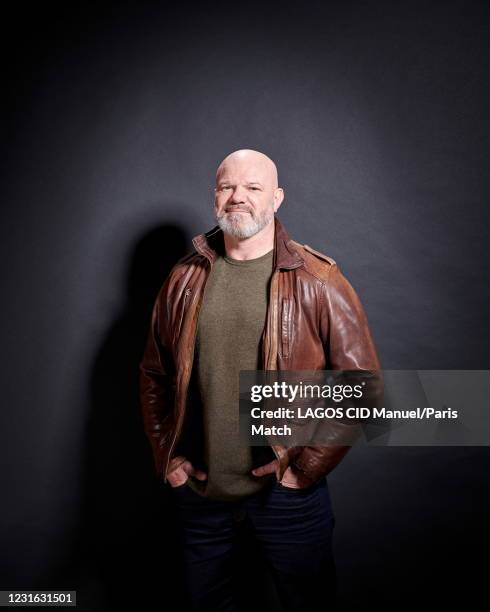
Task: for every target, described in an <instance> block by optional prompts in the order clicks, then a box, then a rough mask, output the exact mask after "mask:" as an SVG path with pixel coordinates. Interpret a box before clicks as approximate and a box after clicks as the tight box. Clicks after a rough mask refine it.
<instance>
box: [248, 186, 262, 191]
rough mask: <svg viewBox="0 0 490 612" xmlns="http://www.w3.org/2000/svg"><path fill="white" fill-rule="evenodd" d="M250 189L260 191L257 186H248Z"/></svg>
mask: <svg viewBox="0 0 490 612" xmlns="http://www.w3.org/2000/svg"><path fill="white" fill-rule="evenodd" d="M250 189H251V190H252V191H260V189H259V187H250Z"/></svg>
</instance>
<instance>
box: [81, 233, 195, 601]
mask: <svg viewBox="0 0 490 612" xmlns="http://www.w3.org/2000/svg"><path fill="white" fill-rule="evenodd" d="M189 250H190V245H189V240H188V236H187V233H186V231H185V230H184V229H183V228H181V227H178V226H175V225H170V224H169V225H160V226H158V227H156V228H155V229H153V230H151V231H150V232H148V233H147V234H146V235H145V236H143V238H141V239H140V240H139V241H138V243H137V244H136V246H135V248H134V250H133V253H132V255H131V257H130V265H129V270H128V282H127V288H128V291H127V301H126V303H125V304H124V305H123V307H122V309H121V314H120V316H119V317H118V318H117V319H116V320H115V321H114V323H113V325H112V326H111V327H110V329H109V330H108V332H107V336H106V338H105V339H104V341H103V342H102V344H101V346H100V349H99V351H98V353H97V355H96V357H95V362H94V366H93V371H92V377H91V413H90V416H89V420H88V423H87V429H86V440H85V457H84V461H83V465H84V470H85V471H84V479H83V482H82V508H81V525H80V530H79V534H78V535H79V543H78V546H77V548H78V549H79V550H78V553H77V557H78V559H77V560H76V561H75V564H76V566H77V569H76V570H75V573H76V574H78V576H77V580H78V582H79V592H78V603H79V606H78V607H82V609H85V608H86V609H90V610H94V609H99V608H100V609H104V610H107V609H109V608H112V607H114V608H118V607H122V606H124V605H131V604H134V606H135V609H136V608H139V609H144V610H146V609H147V610H150V609H152V608H153V607H154V608H155V609H156V608H157V605H158V606H159V609H160V610H161V609H162V602H164V598H165V595H166V593H167V592H168V590H169V589H174V588H177V587H178V588H181V587H180V585H179V583H178V580H179V575H178V573H176V572H175V566H176V564H175V547H176V542H175V528H174V522H175V521H174V516H173V514H172V508H171V506H170V504H169V503H168V495H167V490H166V487H164V486H163V485H162V484H161V483H160V482H159V481H158V480H157V478H156V474H155V471H154V465H153V459H152V456H151V449H150V443H149V441H148V439H147V438H146V435H145V433H144V429H143V419H142V415H141V409H140V403H139V394H138V390H139V388H138V378H139V370H138V366H139V362H140V360H141V356H142V354H143V350H144V346H145V342H146V337H147V334H148V330H149V325H150V318H151V310H152V306H153V303H154V300H155V298H156V295H157V293H158V291H159V289H160V287H161V285H162V284H163V282H164V280H165V278H166V277H167V275H168V273H169V272H170V270H171V268H172V266H173V265H174V264H175V263H176V262H177V260H178V259H179V258H181V257H183V256H184V255H185V254H186V253H188V252H189ZM72 569H73V568H72Z"/></svg>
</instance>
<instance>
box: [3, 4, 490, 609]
mask: <svg viewBox="0 0 490 612" xmlns="http://www.w3.org/2000/svg"><path fill="white" fill-rule="evenodd" d="M70 5H71V3H67V4H66V5H65V7H64V8H61V7H58V6H56V5H54V4H51V3H49V2H48V3H42V6H41V5H40V4H39V6H38V7H37V8H34V7H29V6H28V5H25V4H23V5H22V6H21V7H19V8H17V9H16V10H14V9H12V8H10V9H8V10H6V12H5V13H4V32H3V43H2V46H3V56H2V57H3V60H4V67H3V72H2V78H3V85H4V94H3V101H4V102H5V103H6V110H5V111H4V114H3V118H4V120H5V126H4V127H5V129H4V135H5V141H4V142H5V146H4V162H3V164H2V166H3V167H2V175H3V176H2V188H3V192H4V194H3V197H2V208H1V214H2V219H1V227H2V240H1V243H0V244H1V248H2V253H1V258H0V260H1V263H2V282H3V285H2V298H3V299H2V307H3V316H2V348H3V358H2V391H3V392H2V412H1V414H2V427H1V432H2V455H3V460H2V466H3V469H2V489H1V490H2V518H1V534H0V537H1V540H0V550H1V551H2V552H1V566H0V569H1V584H0V588H1V589H11V588H25V589H34V588H53V589H61V588H67V589H68V588H70V589H75V588H77V589H78V602H79V607H80V608H82V609H84V610H98V609H101V610H102V609H104V610H106V609H108V608H109V607H116V606H117V605H119V604H121V603H122V602H130V603H132V604H134V605H136V602H138V601H139V602H141V603H140V608H141V609H142V610H143V609H144V610H163V609H170V607H168V608H167V607H166V606H165V603H164V602H165V601H166V596H167V593H168V592H169V590H171V589H175V588H176V586H175V585H177V584H178V576H177V575H176V574H175V572H172V570H171V565H172V563H171V562H172V559H173V558H174V556H175V542H174V541H173V537H172V536H173V532H174V530H173V528H172V526H171V523H170V521H171V518H172V517H171V510H169V508H168V499H167V497H166V495H165V493H164V492H163V491H162V489H161V487H159V485H158V484H157V482H156V480H155V477H154V474H153V465H152V461H151V456H150V448H149V443H148V442H147V440H146V438H145V437H144V433H143V429H142V423H141V417H140V414H139V408H138V398H137V365H138V362H139V359H140V356H141V351H142V347H143V342H144V337H145V335H146V331H147V327H148V321H149V312H150V308H151V304H152V301H153V299H154V297H155V295H156V292H157V290H158V288H159V287H160V285H161V283H162V282H163V280H164V278H165V275H166V273H167V272H168V270H169V268H170V266H171V265H172V264H173V263H174V261H175V260H176V259H177V258H178V257H180V256H181V255H182V254H184V253H185V252H186V251H187V250H188V248H189V243H190V238H191V237H192V236H193V235H195V234H196V233H199V232H201V231H204V230H206V229H209V228H210V227H212V226H213V225H214V221H213V217H212V212H211V210H212V196H213V192H212V189H213V180H214V172H215V169H216V166H217V165H218V163H219V162H220V161H221V159H222V158H223V157H224V156H225V155H226V154H228V153H229V152H231V151H233V150H235V149H237V148H243V147H248V148H254V149H259V150H261V151H263V152H265V153H266V154H268V155H270V156H271V157H272V158H273V159H274V160H275V161H276V163H277V165H278V168H279V178H280V183H281V185H282V186H283V187H284V189H285V192H286V198H285V201H284V203H283V205H282V207H281V210H280V218H281V220H282V221H283V222H284V224H285V225H286V227H287V228H288V229H289V231H290V233H291V234H292V236H293V237H294V238H295V239H297V240H299V241H302V242H306V243H307V244H309V245H311V246H312V247H313V248H316V249H318V250H320V251H323V252H325V253H327V254H328V255H330V256H331V257H333V258H334V259H336V260H337V262H338V263H339V265H340V266H341V268H342V269H343V271H344V273H345V274H346V275H347V277H348V278H349V279H350V281H351V282H352V284H353V285H354V287H355V288H356V289H357V291H358V293H359V295H360V297H361V299H362V301H363V303H364V305H365V308H366V311H367V313H368V317H369V320H370V323H371V326H372V330H373V333H374V336H375V339H376V343H377V346H378V348H379V353H380V357H381V361H382V365H383V367H384V368H391V369H396V368H403V369H411V368H413V369H424V368H431V369H488V368H490V358H489V355H488V340H489V334H488V327H489V326H488V303H489V288H488V287H489V285H488V272H489V261H490V258H489V255H488V225H489V224H488V222H489V212H488V210H489V209H488V196H489V191H490V180H489V177H488V167H489V154H488V152H489V147H488V144H489V143H488V139H489V123H488V108H489V103H490V100H489V84H488V81H489V78H488V77H489V72H488V67H489V62H488V59H489V54H488V35H489V28H488V26H489V19H488V17H489V15H488V3H486V2H481V3H479V2H468V1H465V2H413V3H396V2H358V3H357V2H345V1H344V2H337V3H329V2H306V3H298V2H281V3H276V2H270V3H265V4H264V5H263V6H260V5H259V4H258V3H255V2H252V3H248V4H246V5H245V4H242V3H240V4H238V3H236V4H234V3H230V2H213V3H211V2H207V3H206V2H203V3H200V5H197V4H191V3H189V2H184V3H181V4H180V8H179V9H177V8H175V7H174V8H166V7H165V6H164V4H163V3H153V4H149V3H147V4H145V3H138V4H136V3H135V4H132V3H125V2H121V3H113V4H107V3H105V4H103V3H99V4H98V6H95V5H94V6H91V5H90V4H84V5H83V7H82V8H80V7H79V8H74V7H72V6H70ZM7 35H10V36H9V37H7ZM488 458H489V451H488V449H487V448H469V447H468V448H464V447H460V448H377V449H376V448H359V449H355V450H353V451H352V452H351V453H350V454H349V455H348V456H347V458H346V459H345V460H344V461H343V463H342V464H341V466H339V467H338V469H337V470H336V471H335V472H334V473H333V474H332V476H331V478H330V479H329V482H330V486H331V492H332V498H333V503H334V508H335V512H336V515H337V526H336V542H335V545H336V554H337V564H338V572H339V581H340V595H341V603H342V607H343V608H344V609H353V608H354V606H357V605H362V604H363V603H370V605H378V606H379V608H388V607H395V606H396V607H397V608H399V607H400V605H401V603H407V602H411V603H412V604H413V605H414V606H418V605H419V606H420V607H425V606H427V605H428V604H429V603H430V604H432V605H434V606H439V605H442V604H443V603H444V602H449V601H452V602H454V601H455V600H461V601H463V602H464V603H465V604H469V601H470V600H473V599H474V598H475V597H476V595H477V594H478V591H479V590H481V589H483V585H482V579H483V578H485V580H486V573H485V574H484V567H483V566H482V565H481V564H480V562H479V561H478V560H477V558H476V555H477V554H478V553H479V552H483V553H484V552H485V549H484V548H483V540H484V538H485V537H487V538H488V535H489V528H488V521H487V517H488V512H489V510H490V504H489V496H488V493H489V481H488V468H489V461H488ZM256 563H257V562H256V557H255V556H254V552H253V551H252V552H251V553H250V557H249V561H248V563H247V564H246V566H247V569H248V571H252V574H251V575H247V576H246V578H245V580H246V582H248V584H251V583H252V581H254V580H257V578H258V576H259V575H260V573H261V571H259V570H258V569H257V565H256ZM122 587H124V592H119V593H118V592H117V589H120V588H122ZM257 588H258V587H257ZM266 588H268V587H266ZM248 592H249V597H250V598H251V599H252V600H253V599H254V598H255V599H257V600H258V599H259V598H261V597H262V595H261V594H260V593H259V591H258V590H256V589H255V588H249V589H248ZM269 597H272V595H270V594H269ZM326 597H327V598H328V594H326ZM266 608H267V606H265V609H266ZM255 609H256V610H259V609H260V607H259V605H258V604H255ZM269 609H272V604H271V605H270V606H269Z"/></svg>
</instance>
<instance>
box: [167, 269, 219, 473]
mask: <svg viewBox="0 0 490 612" xmlns="http://www.w3.org/2000/svg"><path fill="white" fill-rule="evenodd" d="M208 261H209V260H208ZM210 263H211V262H210ZM211 267H212V264H211ZM211 267H210V268H209V272H208V275H207V277H206V280H205V281H204V283H203V286H202V289H201V298H200V301H199V304H198V305H197V307H196V325H195V329H194V339H193V342H192V357H191V362H190V364H189V372H188V380H187V389H186V392H185V398H184V402H183V404H184V406H185V405H186V403H187V394H188V389H189V380H190V377H191V373H192V366H193V364H194V352H195V348H196V337H197V326H198V323H199V312H200V311H201V306H202V301H203V299H204V288H205V286H206V282H207V280H208V278H209V274H210V273H211ZM190 293H191V289H186V294H185V296H184V305H185V297H186V296H187V295H189V294H190ZM183 318H184V313H182V319H183ZM181 325H182V323H181ZM184 416H185V415H184ZM176 440H177V432H175V435H174V437H173V439H172V443H171V445H170V450H169V453H168V456H167V462H166V465H165V473H164V477H163V482H164V484H165V483H166V482H167V471H168V466H169V464H170V459H171V457H172V451H173V448H174V445H175V441H176Z"/></svg>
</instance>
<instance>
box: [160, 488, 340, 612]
mask: <svg viewBox="0 0 490 612" xmlns="http://www.w3.org/2000/svg"><path fill="white" fill-rule="evenodd" d="M171 490H172V497H173V499H174V500H175V504H176V508H177V514H178V517H179V521H180V528H181V537H182V553H183V561H184V572H185V579H186V586H187V591H188V595H189V599H190V608H191V610H193V611H196V612H197V611H199V612H201V611H209V612H211V611H212V612H232V611H233V612H234V611H236V610H238V607H237V603H236V601H235V597H234V586H233V585H234V579H233V569H234V546H233V544H234V540H235V537H234V536H235V532H236V529H237V527H238V525H239V523H241V522H243V521H246V522H248V523H249V526H250V528H251V530H252V531H253V533H254V534H255V537H256V538H257V540H258V543H259V546H260V549H261V550H262V552H263V555H264V557H265V560H266V562H267V563H268V565H269V567H270V568H271V570H272V576H273V578H274V582H275V585H276V590H277V594H278V596H279V599H280V601H281V604H282V607H283V609H284V610H285V611H287V612H292V611H294V612H296V611H298V612H299V611H300V610H301V612H313V611H315V612H317V611H320V610H321V611H323V610H325V611H327V610H328V611H330V610H333V609H334V607H335V566H334V562H333V556H332V532H333V527H334V524H335V518H334V516H333V512H332V506H331V502H330V495H329V490H328V485H327V481H326V479H325V478H324V479H322V480H320V482H318V483H316V484H314V485H312V486H311V487H308V488H306V489H291V488H286V487H284V486H283V485H281V484H280V483H278V482H274V484H273V485H272V486H268V487H267V488H266V489H265V490H264V491H261V492H260V493H258V494H256V495H252V496H250V497H247V498H245V499H244V500H240V501H213V500H210V499H207V498H205V497H203V496H202V495H200V494H199V493H197V492H195V491H194V490H193V489H192V488H191V487H189V486H188V485H187V484H184V485H181V486H179V487H175V488H172V489H171ZM251 588H253V584H251Z"/></svg>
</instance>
